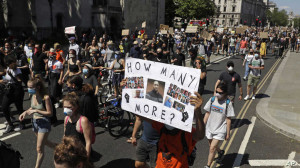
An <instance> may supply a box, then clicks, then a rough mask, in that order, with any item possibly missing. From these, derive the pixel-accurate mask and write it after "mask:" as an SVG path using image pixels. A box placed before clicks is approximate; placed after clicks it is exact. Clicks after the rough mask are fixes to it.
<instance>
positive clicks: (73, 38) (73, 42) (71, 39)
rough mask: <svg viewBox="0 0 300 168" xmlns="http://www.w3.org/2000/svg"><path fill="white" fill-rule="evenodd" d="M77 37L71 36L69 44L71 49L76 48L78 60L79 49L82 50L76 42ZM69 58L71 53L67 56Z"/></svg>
mask: <svg viewBox="0 0 300 168" xmlns="http://www.w3.org/2000/svg"><path fill="white" fill-rule="evenodd" d="M75 39H76V38H75V37H70V38H69V42H70V46H69V51H70V50H71V49H73V50H75V51H76V59H77V60H78V54H79V51H80V47H79V45H78V44H76V43H75ZM68 59H69V55H68V56H67V58H66V60H68Z"/></svg>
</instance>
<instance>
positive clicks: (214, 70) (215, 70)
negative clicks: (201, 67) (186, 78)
mask: <svg viewBox="0 0 300 168" xmlns="http://www.w3.org/2000/svg"><path fill="white" fill-rule="evenodd" d="M206 71H207V72H210V71H213V72H219V71H222V70H220V69H207V70H206Z"/></svg>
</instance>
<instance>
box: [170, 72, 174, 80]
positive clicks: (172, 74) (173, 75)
mask: <svg viewBox="0 0 300 168" xmlns="http://www.w3.org/2000/svg"><path fill="white" fill-rule="evenodd" d="M172 76H173V77H174V80H175V69H174V70H173V72H172V74H171V75H170V78H171V77H172Z"/></svg>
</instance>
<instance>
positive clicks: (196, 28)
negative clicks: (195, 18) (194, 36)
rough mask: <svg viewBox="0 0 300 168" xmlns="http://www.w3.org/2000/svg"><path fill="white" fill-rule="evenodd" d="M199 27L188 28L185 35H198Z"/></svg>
mask: <svg viewBox="0 0 300 168" xmlns="http://www.w3.org/2000/svg"><path fill="white" fill-rule="evenodd" d="M197 31H198V26H187V27H186V30H185V33H197Z"/></svg>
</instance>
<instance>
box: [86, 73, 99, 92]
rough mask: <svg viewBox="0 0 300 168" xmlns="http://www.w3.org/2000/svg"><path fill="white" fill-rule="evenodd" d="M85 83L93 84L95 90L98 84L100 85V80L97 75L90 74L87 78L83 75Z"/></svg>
mask: <svg viewBox="0 0 300 168" xmlns="http://www.w3.org/2000/svg"><path fill="white" fill-rule="evenodd" d="M83 84H90V85H92V86H93V88H94V90H95V89H96V86H97V85H98V81H97V78H96V76H95V75H90V76H89V77H87V78H85V76H83Z"/></svg>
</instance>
